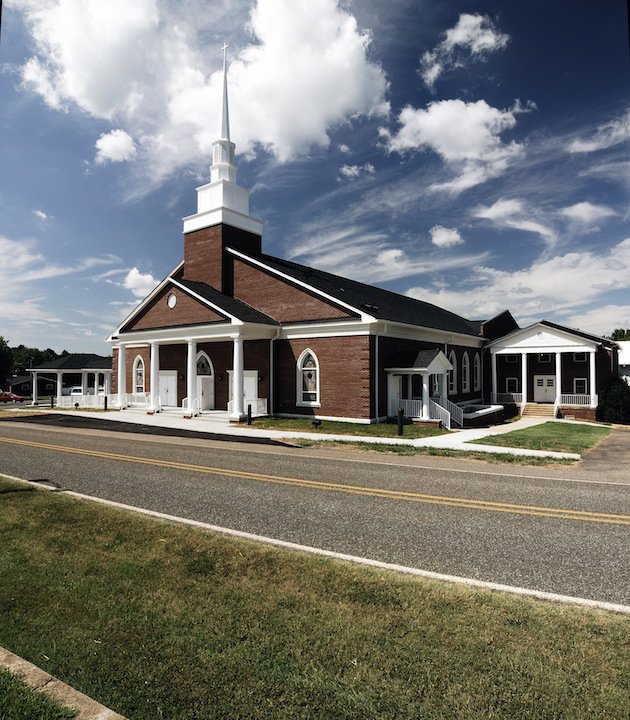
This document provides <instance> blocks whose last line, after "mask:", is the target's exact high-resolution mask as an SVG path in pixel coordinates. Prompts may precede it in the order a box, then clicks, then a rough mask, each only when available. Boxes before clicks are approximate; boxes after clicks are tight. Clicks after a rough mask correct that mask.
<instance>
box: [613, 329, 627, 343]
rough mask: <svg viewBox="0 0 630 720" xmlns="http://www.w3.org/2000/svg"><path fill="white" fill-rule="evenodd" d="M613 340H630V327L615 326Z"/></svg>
mask: <svg viewBox="0 0 630 720" xmlns="http://www.w3.org/2000/svg"><path fill="white" fill-rule="evenodd" d="M610 339H611V340H615V341H617V340H630V328H626V329H625V330H624V328H615V329H614V330H613V331H612V335H611V336H610Z"/></svg>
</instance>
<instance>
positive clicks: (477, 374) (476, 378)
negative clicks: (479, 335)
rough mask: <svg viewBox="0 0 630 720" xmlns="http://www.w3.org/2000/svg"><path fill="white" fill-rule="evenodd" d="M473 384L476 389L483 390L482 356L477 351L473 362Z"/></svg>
mask: <svg viewBox="0 0 630 720" xmlns="http://www.w3.org/2000/svg"><path fill="white" fill-rule="evenodd" d="M473 386H474V389H475V391H476V390H481V358H480V357H479V353H475V362H474V364H473Z"/></svg>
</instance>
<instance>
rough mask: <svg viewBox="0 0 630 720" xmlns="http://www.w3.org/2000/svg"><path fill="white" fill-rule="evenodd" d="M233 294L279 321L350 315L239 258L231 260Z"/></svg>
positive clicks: (321, 318) (323, 318)
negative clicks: (232, 261)
mask: <svg viewBox="0 0 630 720" xmlns="http://www.w3.org/2000/svg"><path fill="white" fill-rule="evenodd" d="M234 297H236V298H238V299H239V300H242V301H243V302H245V303H247V304H248V305H251V306H252V307H255V308H256V309H257V310H260V311H261V312H263V313H265V314H266V315H269V316H270V317H272V318H273V319H274V320H277V321H278V322H284V323H288V322H300V321H304V320H329V319H333V318H335V319H337V318H344V317H353V315H352V314H351V313H349V312H348V311H347V310H345V309H342V308H339V307H337V306H335V305H333V304H332V303H328V302H325V301H324V300H321V299H319V298H318V297H315V296H313V295H311V294H309V293H308V292H306V291H305V290H302V289H301V288H298V287H296V286H294V285H291V284H290V283H288V282H285V281H284V280H281V279H279V278H277V277H275V276H273V275H270V274H269V273H267V272H264V271H263V270H261V269H259V268H256V267H253V266H251V265H249V264H248V263H246V262H243V261H242V260H239V259H235V261H234Z"/></svg>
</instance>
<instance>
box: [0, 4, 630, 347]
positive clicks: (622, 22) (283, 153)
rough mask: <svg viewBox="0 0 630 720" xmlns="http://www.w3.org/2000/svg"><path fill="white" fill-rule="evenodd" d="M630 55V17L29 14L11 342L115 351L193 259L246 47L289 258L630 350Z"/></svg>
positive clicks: (6, 62)
mask: <svg viewBox="0 0 630 720" xmlns="http://www.w3.org/2000/svg"><path fill="white" fill-rule="evenodd" d="M627 32H628V25H627V15H626V3H625V2H623V0H607V1H606V2H598V1H596V0H579V1H578V2H576V1H575V0H554V2H549V0H528V2H517V1H516V0H509V1H505V0H502V1H501V0H493V1H491V0H488V1H485V0H484V1H480V2H459V1H458V0H442V1H441V2H435V0H432V1H430V2H429V1H424V0H361V1H360V2H359V1H357V2H339V1H336V0H309V2H295V1H294V0H257V1H255V0H229V1H228V0H213V1H212V2H209V1H205V2H202V1H201V0H178V1H177V2H175V1H174V0H173V1H172V2H171V1H170V0H134V2H128V0H109V1H108V2H107V3H104V2H102V0H5V2H4V7H3V18H2V32H1V36H0V129H1V131H2V143H1V145H0V316H1V317H2V323H1V325H0V334H2V335H4V337H5V338H6V339H7V340H8V341H9V343H10V344H12V345H17V344H19V343H24V344H27V345H34V346H40V347H52V348H54V349H55V350H58V351H60V350H62V349H63V348H66V349H68V350H70V351H77V352H78V351H91V352H99V353H107V352H109V346H108V345H107V343H106V338H107V336H108V334H109V333H110V332H111V330H112V329H113V328H114V327H115V326H116V325H117V323H118V321H119V320H120V319H121V318H122V317H124V316H125V315H126V314H127V313H128V312H129V311H130V309H131V308H132V307H133V306H134V304H135V303H137V302H138V301H139V300H140V299H141V298H142V297H143V296H144V295H145V294H146V293H147V292H148V291H150V290H151V288H152V287H153V286H154V284H155V283H157V282H158V281H159V280H161V279H162V278H163V277H164V276H165V275H167V274H168V273H169V272H170V271H171V270H172V268H173V267H175V265H177V263H178V262H179V261H180V260H181V257H182V250H183V241H182V234H181V233H182V224H181V218H182V217H184V216H186V215H190V214H192V213H193V212H195V203H196V193H195V188H196V187H197V186H198V185H201V184H203V183H204V182H206V181H207V179H208V164H209V157H210V153H209V150H210V144H211V142H212V140H213V139H215V138H216V137H217V135H218V131H219V110H220V108H219V98H220V82H221V72H220V71H221V62H222V54H221V51H220V47H221V45H222V44H223V42H224V41H226V42H228V43H229V45H230V47H229V51H228V53H229V59H230V63H231V64H230V76H229V82H230V119H231V129H232V139H233V140H234V141H235V142H236V144H237V154H238V155H237V161H238V164H239V183H240V184H242V185H245V186H247V187H249V188H251V190H252V194H251V205H252V213H253V214H254V215H255V216H257V217H259V218H261V219H262V220H263V221H264V234H263V248H264V250H265V252H267V253H269V254H272V255H278V256H281V257H286V258H290V259H293V260H295V261H297V262H302V263H305V264H309V265H314V266H316V267H319V268H322V269H325V270H329V271H331V272H336V273H339V274H341V275H345V276H348V277H352V278H355V279H359V280H363V281H365V282H369V283H373V284H378V285H382V286H383V287H386V288H388V289H391V290H394V291H396V292H400V293H406V294H409V295H412V296H414V297H418V298H421V299H423V300H428V301H430V302H434V303H436V304H439V305H442V306H444V307H446V308H448V309H450V310H452V311H454V312H457V313H460V314H462V315H464V316H466V317H469V318H471V319H483V318H489V317H492V316H493V315H495V314H497V313H498V312H500V311H502V310H503V309H505V308H509V309H510V310H511V311H512V312H513V314H514V315H515V317H516V318H517V320H518V321H519V322H520V323H521V324H527V323H530V322H533V321H535V320H540V319H543V318H545V319H549V320H554V321H556V322H560V323H564V324H568V325H570V326H573V327H579V328H582V329H584V330H588V331H591V332H595V333H598V334H601V333H609V332H610V331H612V330H613V329H614V328H615V327H620V326H623V327H630V229H629V224H628V219H629V214H630V205H629V197H630V154H629V153H630V89H629V87H630V86H629V79H630V73H629V70H630V67H629V65H630V61H629V59H630V56H629V52H628V36H627Z"/></svg>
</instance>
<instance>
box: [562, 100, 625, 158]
mask: <svg viewBox="0 0 630 720" xmlns="http://www.w3.org/2000/svg"><path fill="white" fill-rule="evenodd" d="M627 140H630V110H627V111H626V112H625V113H624V114H623V115H621V116H620V117H618V118H615V119H614V120H611V121H610V122H608V123H606V124H604V125H600V126H599V127H598V128H597V130H595V132H594V133H593V134H592V135H591V137H590V138H588V139H586V140H583V139H577V140H573V141H571V142H570V143H569V145H568V147H567V149H568V151H569V152H570V153H591V152H596V151H597V150H605V149H606V148H609V147H612V146H613V145H619V144H620V143H623V142H626V141H627Z"/></svg>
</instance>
